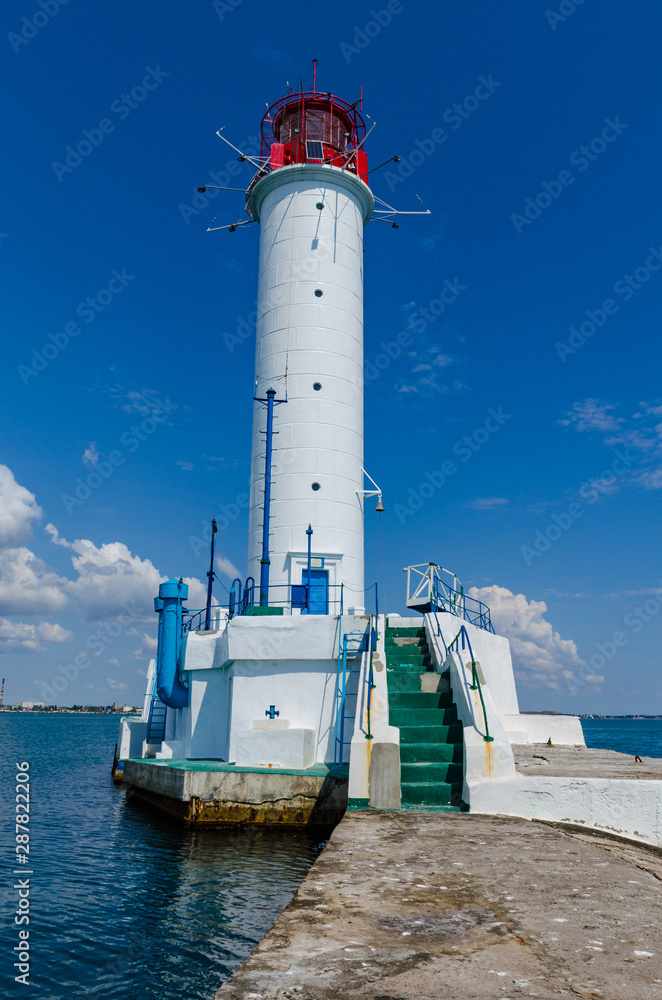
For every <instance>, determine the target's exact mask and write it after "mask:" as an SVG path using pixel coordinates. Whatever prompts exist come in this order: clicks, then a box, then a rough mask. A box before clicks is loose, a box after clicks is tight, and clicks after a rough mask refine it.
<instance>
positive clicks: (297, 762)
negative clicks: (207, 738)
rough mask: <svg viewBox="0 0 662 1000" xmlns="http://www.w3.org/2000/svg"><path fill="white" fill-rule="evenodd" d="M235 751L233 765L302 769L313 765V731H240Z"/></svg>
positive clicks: (237, 735) (236, 738)
mask: <svg viewBox="0 0 662 1000" xmlns="http://www.w3.org/2000/svg"><path fill="white" fill-rule="evenodd" d="M234 749H235V758H234V760H233V761H232V763H233V764H238V765H241V766H244V767H291V768H296V769H298V770H301V769H303V768H306V767H312V765H313V764H314V763H315V733H314V732H313V730H312V729H271V730H268V729H240V730H239V731H238V732H237V733H236V735H235V744H234Z"/></svg>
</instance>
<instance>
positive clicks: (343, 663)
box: [333, 632, 369, 767]
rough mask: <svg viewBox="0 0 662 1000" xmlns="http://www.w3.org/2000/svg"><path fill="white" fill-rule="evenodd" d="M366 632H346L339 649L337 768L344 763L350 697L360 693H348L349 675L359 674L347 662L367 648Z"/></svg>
mask: <svg viewBox="0 0 662 1000" xmlns="http://www.w3.org/2000/svg"><path fill="white" fill-rule="evenodd" d="M367 635H369V633H366V632H345V634H344V635H343V637H342V644H339V648H338V672H337V676H336V724H335V731H334V751H333V763H334V765H335V766H336V767H337V766H338V765H339V764H342V763H343V757H344V750H345V746H346V745H347V744H348V743H349V742H350V741H349V740H346V739H345V714H346V703H347V698H348V697H355V698H358V692H348V691H347V675H348V674H350V673H357V672H358V671H352V670H349V669H348V668H347V660H348V659H349V658H353V657H355V656H358V655H359V654H361V653H362V652H363V650H364V647H365V641H366V636H367Z"/></svg>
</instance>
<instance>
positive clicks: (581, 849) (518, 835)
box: [215, 810, 662, 1000]
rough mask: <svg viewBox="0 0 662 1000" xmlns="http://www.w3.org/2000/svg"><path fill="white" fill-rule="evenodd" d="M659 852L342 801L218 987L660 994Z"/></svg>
mask: <svg viewBox="0 0 662 1000" xmlns="http://www.w3.org/2000/svg"><path fill="white" fill-rule="evenodd" d="M661 891H662V852H660V851H656V850H655V849H653V848H651V849H648V848H646V847H643V846H642V847H640V846H638V845H634V844H630V843H624V842H622V841H618V840H616V839H615V838H608V837H606V836H603V835H600V834H592V833H588V832H586V831H581V832H578V831H574V830H570V829H567V828H560V827H555V826H550V825H547V824H542V823H537V822H530V821H527V820H521V819H514V818H511V817H499V816H480V815H472V814H468V815H467V814H461V813H449V812H441V811H439V812H433V811H414V810H407V811H400V812H377V811H372V810H370V811H366V812H355V813H348V814H346V816H345V818H344V819H343V820H342V822H341V823H340V825H339V826H338V827H336V829H335V831H334V833H333V834H332V836H331V839H330V841H329V844H328V845H327V847H326V848H325V849H324V851H323V852H322V854H321V855H320V857H319V858H318V859H317V861H316V862H315V864H314V865H313V867H312V868H311V870H310V872H309V873H308V875H307V877H306V879H305V880H304V881H303V883H302V885H301V887H300V889H299V891H298V893H297V894H296V896H295V897H294V899H293V900H292V902H291V903H290V905H289V906H288V907H287V908H286V909H285V910H284V911H283V913H282V914H281V916H280V917H279V918H278V920H277V921H276V923H275V924H274V927H273V928H272V930H271V931H270V933H269V934H268V935H267V936H266V938H265V939H264V940H263V941H262V943H261V944H260V945H259V946H258V948H256V950H255V951H254V952H253V954H252V955H251V956H250V957H249V958H248V959H247V961H246V962H244V964H243V965H242V966H241V968H240V969H238V970H237V972H236V973H235V974H234V975H233V976H232V977H231V978H230V979H229V980H228V981H227V983H225V985H224V986H222V987H221V989H220V990H219V991H218V992H217V993H216V997H215V1000H240V998H241V1000H276V998H278V1000H281V998H287V1000H295V998H296V1000H331V998H340V997H342V998H346V1000H354V998H356V1000H358V998H361V1000H413V998H417V1000H418V998H429V1000H437V998H439V1000H442V998H443V1000H456V998H457V1000H459V998H462V1000H497V998H499V1000H515V998H517V1000H520V998H522V997H539V998H541V1000H552V998H553V1000H558V998H559V997H562V996H567V997H578V996H579V997H603V998H605V1000H658V998H662V940H661V939H660V930H659V919H660V910H659V906H660V903H659V901H660V893H661Z"/></svg>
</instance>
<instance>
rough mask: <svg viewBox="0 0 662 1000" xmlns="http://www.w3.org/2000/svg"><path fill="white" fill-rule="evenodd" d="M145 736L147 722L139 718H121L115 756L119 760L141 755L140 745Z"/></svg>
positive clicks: (141, 745)
mask: <svg viewBox="0 0 662 1000" xmlns="http://www.w3.org/2000/svg"><path fill="white" fill-rule="evenodd" d="M146 736H147V723H146V722H142V721H141V720H140V719H138V718H135V719H121V720H120V733H119V739H118V741H117V756H118V759H119V760H129V759H130V758H132V757H133V758H135V757H142V747H143V742H144V740H145V737H146Z"/></svg>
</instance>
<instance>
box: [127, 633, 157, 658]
mask: <svg viewBox="0 0 662 1000" xmlns="http://www.w3.org/2000/svg"><path fill="white" fill-rule="evenodd" d="M142 640H143V642H142V646H140V648H139V649H134V651H133V652H132V653H129V656H130V657H131V659H132V660H151V659H153V658H154V654H155V653H156V647H157V646H158V641H157V639H156V636H152V635H150V634H149V632H143V635H142Z"/></svg>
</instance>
